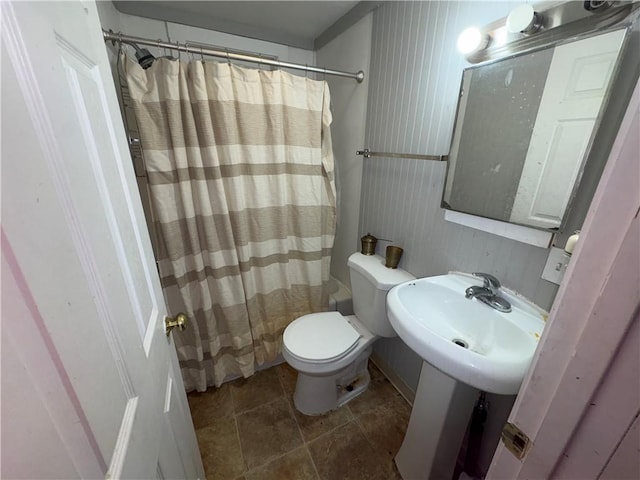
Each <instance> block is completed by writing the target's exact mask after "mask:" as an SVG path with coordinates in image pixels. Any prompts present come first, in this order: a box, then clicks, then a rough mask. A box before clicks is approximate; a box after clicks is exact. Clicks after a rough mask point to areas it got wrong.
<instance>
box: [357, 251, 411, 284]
mask: <svg viewBox="0 0 640 480" xmlns="http://www.w3.org/2000/svg"><path fill="white" fill-rule="evenodd" d="M347 265H349V268H353V269H354V270H356V271H358V272H360V273H361V274H362V275H364V276H365V277H367V278H368V279H369V280H370V281H371V282H373V283H374V284H375V285H376V287H377V288H379V289H380V290H390V289H391V288H392V287H395V286H396V285H398V284H400V283H403V282H407V281H409V280H415V278H416V277H414V276H413V275H411V274H410V273H409V272H407V271H406V270H402V269H401V268H387V267H385V266H384V258H382V257H381V256H380V255H363V254H361V253H360V252H356V253H354V254H353V255H351V256H350V257H349V261H348V262H347Z"/></svg>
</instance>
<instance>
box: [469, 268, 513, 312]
mask: <svg viewBox="0 0 640 480" xmlns="http://www.w3.org/2000/svg"><path fill="white" fill-rule="evenodd" d="M473 275H475V276H476V277H481V278H482V279H483V280H484V286H482V287H481V286H479V285H472V286H470V287H469V288H467V289H466V290H465V292H464V296H465V297H466V298H469V299H471V298H477V299H478V301H480V302H482V303H485V304H487V305H489V306H490V307H491V308H495V309H496V310H498V311H499V312H504V313H509V312H510V311H511V304H510V303H509V302H508V301H507V300H506V299H504V298H502V297H501V296H500V281H499V280H498V279H497V278H496V277H494V276H493V275H489V274H488V273H481V272H475V273H474V274H473Z"/></svg>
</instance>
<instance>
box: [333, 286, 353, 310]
mask: <svg viewBox="0 0 640 480" xmlns="http://www.w3.org/2000/svg"><path fill="white" fill-rule="evenodd" d="M329 311H334V312H335V311H338V312H340V313H341V314H342V315H353V301H352V297H351V292H350V291H349V289H348V288H347V287H346V286H345V285H344V284H343V283H342V282H340V280H338V279H337V278H334V277H330V278H329Z"/></svg>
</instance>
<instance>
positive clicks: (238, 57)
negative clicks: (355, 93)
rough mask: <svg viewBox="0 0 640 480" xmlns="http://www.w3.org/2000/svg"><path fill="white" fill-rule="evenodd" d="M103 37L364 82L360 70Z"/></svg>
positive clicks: (108, 34)
mask: <svg viewBox="0 0 640 480" xmlns="http://www.w3.org/2000/svg"><path fill="white" fill-rule="evenodd" d="M102 36H103V37H104V41H105V42H107V41H109V40H111V41H112V42H113V43H114V45H115V42H121V43H135V44H140V45H147V46H150V47H158V48H166V49H169V50H177V51H179V52H187V53H195V54H200V55H207V56H210V57H218V58H226V59H229V60H242V61H244V62H253V63H259V64H262V65H271V66H274V67H279V68H291V69H294V70H304V71H306V72H315V73H322V74H326V75H336V76H338V77H347V78H353V79H354V80H356V81H357V82H358V83H362V81H363V80H364V72H363V71H362V70H360V71H359V72H357V73H351V72H343V71H341V70H331V69H328V68H320V67H313V66H309V65H301V64H298V63H289V62H281V61H280V60H272V59H270V58H265V57H260V56H257V55H246V54H243V53H233V52H229V51H226V50H217V49H215V48H210V47H199V46H198V47H192V46H189V44H188V43H184V44H180V43H179V42H175V43H173V42H165V41H162V40H151V39H149V38H142V37H134V36H133V35H124V34H123V33H121V32H117V33H115V32H113V31H112V30H109V31H106V30H102Z"/></svg>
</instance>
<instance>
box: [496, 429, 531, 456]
mask: <svg viewBox="0 0 640 480" xmlns="http://www.w3.org/2000/svg"><path fill="white" fill-rule="evenodd" d="M502 443H504V446H505V447H507V450H509V451H510V452H511V453H513V455H514V456H515V457H516V458H517V459H518V460H522V459H523V458H524V456H525V455H526V454H527V452H528V451H529V448H530V447H531V440H529V437H527V434H526V433H524V432H523V431H522V430H520V429H519V428H518V427H516V426H515V425H514V424H513V423H508V422H507V423H506V424H505V426H504V427H503V429H502Z"/></svg>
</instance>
